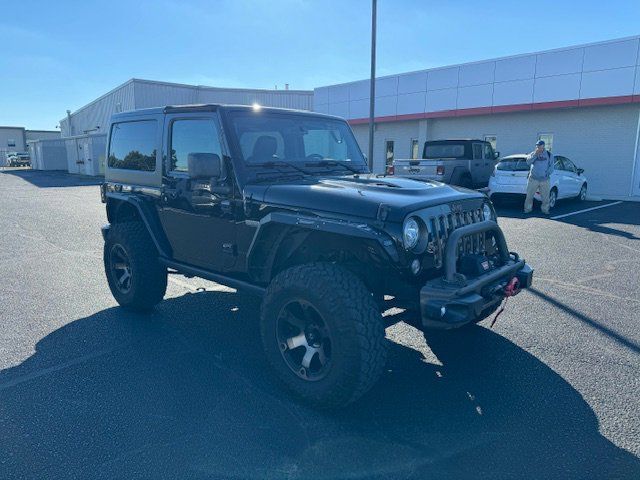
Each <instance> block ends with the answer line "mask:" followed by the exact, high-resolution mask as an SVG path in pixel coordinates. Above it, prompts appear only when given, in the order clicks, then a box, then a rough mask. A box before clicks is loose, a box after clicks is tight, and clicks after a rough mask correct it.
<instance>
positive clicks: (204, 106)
mask: <svg viewBox="0 0 640 480" xmlns="http://www.w3.org/2000/svg"><path fill="white" fill-rule="evenodd" d="M218 110H224V111H234V110H235V111H250V112H253V111H260V112H267V113H294V114H296V115H308V116H313V117H323V118H333V119H338V120H344V119H343V118H341V117H337V116H335V115H327V114H324V113H318V112H312V111H310V110H295V109H292V108H277V107H263V106H262V105H257V106H253V105H233V104H221V103H201V104H187V105H167V106H164V107H152V108H141V109H137V110H127V111H125V112H120V113H115V114H113V116H112V117H111V120H112V121H117V120H124V119H126V118H127V117H132V116H136V117H137V116H140V115H159V114H169V113H190V112H215V111H218Z"/></svg>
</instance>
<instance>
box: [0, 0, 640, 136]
mask: <svg viewBox="0 0 640 480" xmlns="http://www.w3.org/2000/svg"><path fill="white" fill-rule="evenodd" d="M370 4H371V2H370V0H342V1H335V0H324V1H322V0H264V1H263V0H254V1H248V0H218V1H213V0H209V1H205V0H183V1H177V0H155V1H148V0H137V1H123V0H108V1H100V2H98V1H90V0H85V1H80V0H78V1H71V0H55V1H50V0H48V1H44V0H43V1H35V0H33V1H32V0H19V1H18V0H3V1H2V6H3V16H2V19H0V125H22V126H26V127H27V128H33V129H52V128H54V127H55V126H56V125H57V123H58V121H59V120H60V119H61V118H63V117H64V115H65V110H66V109H67V108H68V109H71V110H75V109H77V108H79V107H81V106H83V105H84V104H86V103H88V102H89V101H91V100H93V99H94V98H96V97H97V96H99V95H101V94H103V93H105V92H107V91H108V90H110V89H112V88H113V87H115V86H117V85H119V84H120V83H123V82H124V81H126V80H128V79H129V78H132V77H136V78H147V79H153V80H165V81H173V82H181V83H194V84H201V85H212V86H227V87H252V88H273V87H274V85H276V84H277V85H278V87H279V88H283V86H284V84H285V83H289V84H290V86H291V88H297V89H312V88H313V87H314V86H321V85H327V84H332V83H340V82H346V81H351V80H357V79H362V78H367V77H368V75H369V38H370V37H369V35H370ZM638 20H640V1H639V0H609V1H606V2H603V1H601V0H600V1H591V0H583V1H577V0H567V1H563V0H555V1H547V0H538V1H533V2H517V1H516V2H514V1H513V0H511V1H494V2H479V1H454V0H452V1H443V0H439V1H432V0H378V74H379V75H385V74H391V73H399V72H403V71H411V70H419V69H422V68H429V67H434V66H441V65H447V64H452V63H460V62H466V61H473V60H482V59H486V58H492V57H497V56H503V55H512V54H518V53H525V52H532V51H537V50H545V49H549V48H556V47H563V46H568V45H574V44H579V43H588V42H594V41H599V40H606V39H611V38H619V37H626V36H631V35H637V34H640V23H639V22H638Z"/></svg>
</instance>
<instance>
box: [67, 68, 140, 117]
mask: <svg viewBox="0 0 640 480" xmlns="http://www.w3.org/2000/svg"><path fill="white" fill-rule="evenodd" d="M133 81H134V79H133V78H130V79H129V80H127V81H126V82H124V83H121V84H120V85H118V86H116V87H114V88H112V89H111V90H109V91H108V92H107V93H103V94H102V95H100V96H99V97H98V98H96V99H94V100H92V101H90V102H89V103H87V104H86V105H83V106H82V107H80V108H78V109H77V110H74V111H73V112H71V115H76V114H77V113H80V112H81V111H83V110H84V109H86V108H89V107H90V106H91V105H93V104H95V103H97V102H99V101H100V100H102V99H103V98H105V97H108V96H109V95H111V94H113V93H115V92H117V91H118V90H120V89H122V88H124V87H126V86H127V85H129V84H130V83H133ZM66 120H67V117H66V116H65V117H64V118H62V119H60V122H65V121H66Z"/></svg>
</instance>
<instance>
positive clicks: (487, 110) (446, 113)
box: [349, 95, 640, 125]
mask: <svg viewBox="0 0 640 480" xmlns="http://www.w3.org/2000/svg"><path fill="white" fill-rule="evenodd" d="M625 103H640V95H623V96H616V97H601V98H583V99H581V100H562V101H559V102H538V103H522V104H517V105H497V106H494V107H478V108H463V109H456V110H441V111H438V112H425V113H409V114H405V115H390V116H385V117H375V119H374V121H375V122H380V123H384V122H403V121H409V120H422V119H425V118H450V117H464V116H475V115H492V114H497V113H511V112H526V111H531V110H551V109H562V108H576V107H593V106H599V105H622V104H625ZM368 122H369V119H368V118H356V119H353V120H349V123H350V124H351V125H361V124H363V123H368Z"/></svg>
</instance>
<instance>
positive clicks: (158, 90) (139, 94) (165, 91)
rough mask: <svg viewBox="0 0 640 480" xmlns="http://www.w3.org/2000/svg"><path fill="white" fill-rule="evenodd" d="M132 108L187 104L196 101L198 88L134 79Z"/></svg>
mask: <svg viewBox="0 0 640 480" xmlns="http://www.w3.org/2000/svg"><path fill="white" fill-rule="evenodd" d="M133 84H134V89H135V93H134V97H135V107H134V108H136V109H137V108H151V107H162V106H164V105H188V104H193V103H201V102H198V90H197V88H196V87H194V86H191V85H177V84H169V83H158V82H149V81H144V80H134V81H133Z"/></svg>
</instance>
